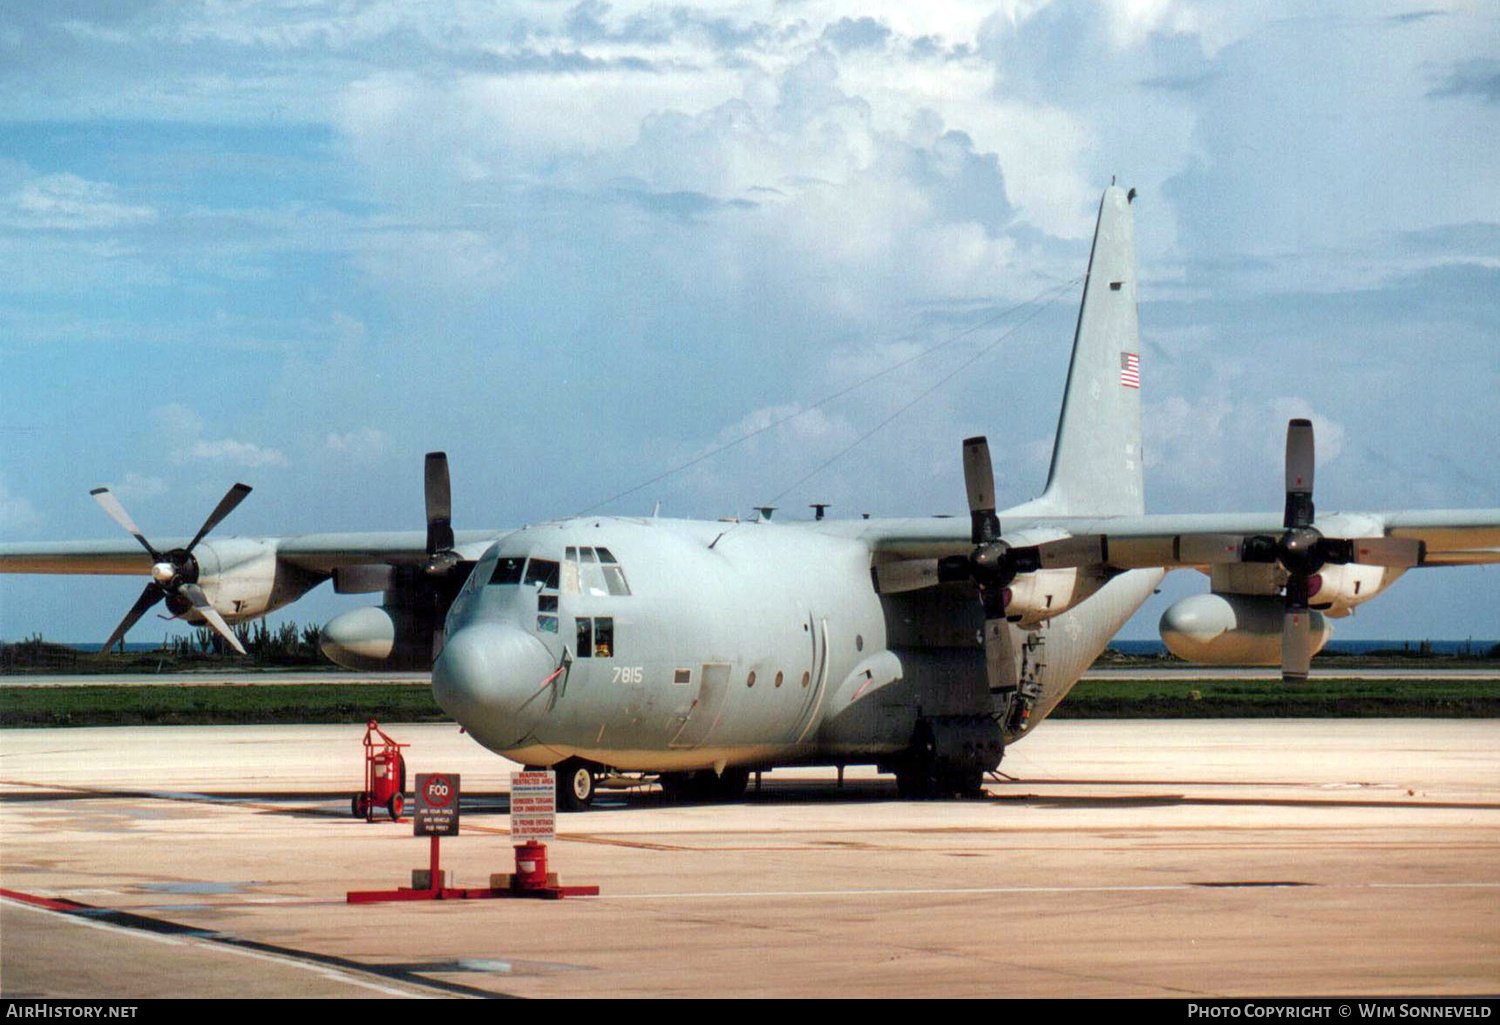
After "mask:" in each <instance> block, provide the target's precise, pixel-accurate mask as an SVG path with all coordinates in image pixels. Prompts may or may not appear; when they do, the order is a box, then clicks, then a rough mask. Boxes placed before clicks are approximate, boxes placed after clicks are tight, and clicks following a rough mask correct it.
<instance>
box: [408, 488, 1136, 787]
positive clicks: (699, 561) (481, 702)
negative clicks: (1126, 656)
mask: <svg viewBox="0 0 1500 1025" xmlns="http://www.w3.org/2000/svg"><path fill="white" fill-rule="evenodd" d="M871 561H872V552H871V548H870V546H869V545H868V544H867V543H866V542H865V541H863V540H861V539H860V538H859V537H858V536H851V535H850V534H848V533H844V534H841V533H840V532H839V531H838V530H837V529H835V528H833V527H832V526H831V525H830V527H829V528H826V529H820V525H818V524H773V523H761V522H748V523H739V522H696V521H677V520H662V519H621V518H587V519H574V520H566V521H561V522H556V523H547V524H541V525H538V526H532V527H527V528H524V529H521V530H517V531H514V532H512V533H510V534H507V535H505V536H503V537H501V538H500V539H499V540H497V541H496V542H495V543H494V544H493V545H492V546H491V547H490V548H489V550H488V551H487V552H486V553H485V554H484V556H483V558H482V559H481V560H480V561H479V563H478V564H477V565H476V567H475V569H474V571H473V573H472V574H471V575H470V578H469V580H468V581H467V583H466V584H465V585H464V588H463V590H462V592H461V593H460V594H459V596H458V598H457V599H456V600H455V601H454V603H453V606H452V608H451V609H450V611H449V614H448V619H447V624H446V627H447V639H446V645H445V647H444V650H443V652H442V654H441V655H440V656H439V658H438V660H437V662H436V664H435V665H434V667H433V691H434V695H435V696H436V698H437V700H438V702H439V704H441V705H442V706H443V707H444V709H446V710H447V711H448V712H449V713H450V714H452V715H453V716H454V717H455V718H456V719H458V721H459V722H461V723H462V724H463V725H464V726H465V727H466V728H467V730H468V731H469V733H470V734H471V735H473V736H474V738H475V739H476V740H478V741H479V742H480V743H481V744H483V745H484V746H486V747H488V748H490V749H491V750H493V751H496V752H498V753H500V754H503V755H505V756H506V757H509V758H512V759H514V760H516V761H520V762H525V763H530V764H542V765H550V764H555V763H557V762H559V761H562V760H564V759H567V758H580V759H584V760H587V761H590V762H593V763H596V764H598V765H601V766H608V767H611V768H615V769H620V770H624V771H680V770H689V769H699V768H717V769H719V770H722V769H723V768H725V767H726V766H742V767H771V766H773V765H778V764H795V763H806V762H824V763H826V762H830V761H837V762H860V761H879V760H881V759H882V758H884V757H886V756H888V755H891V754H893V753H896V752H899V751H901V750H903V749H904V748H905V747H907V746H908V745H909V744H910V743H911V738H912V731H913V728H914V726H915V723H916V722H917V720H918V719H919V718H921V717H922V716H924V715H926V716H932V715H981V716H982V715H988V714H991V713H993V712H994V710H995V709H994V705H993V696H992V695H990V694H989V692H988V686H987V683H986V675H985V670H984V662H983V654H982V650H981V648H980V645H979V627H980V625H981V624H982V613H981V611H980V609H979V606H978V603H977V601H974V600H972V596H971V595H966V594H964V593H963V591H962V589H961V588H960V589H959V593H957V594H954V595H949V596H948V598H947V599H946V600H944V599H942V598H941V597H939V596H937V595H936V594H935V593H929V595H928V597H927V598H925V599H923V598H917V599H914V598H912V597H909V596H902V598H901V600H898V601H892V600H891V599H882V598H881V597H880V596H879V595H877V594H876V592H875V589H874V586H873V584H872V581H871V576H870V566H871ZM1125 578H1135V579H1131V580H1126V579H1125ZM1159 579H1160V573H1144V574H1142V573H1133V574H1124V575H1122V577H1119V578H1116V579H1115V580H1112V581H1110V583H1109V584H1107V585H1105V587H1104V588H1103V590H1102V591H1101V592H1100V593H1099V594H1096V595H1095V596H1094V597H1093V598H1091V599H1090V600H1089V601H1088V602H1086V603H1084V605H1082V606H1079V607H1078V608H1077V609H1074V610H1073V611H1071V612H1069V613H1066V614H1064V615H1063V616H1059V617H1057V619H1055V620H1053V621H1050V622H1049V623H1048V624H1046V625H1045V626H1044V627H1043V629H1042V630H1041V631H1038V632H1032V633H1029V634H1023V633H1021V632H1020V631H1018V637H1020V638H1023V639H1029V640H1030V641H1031V642H1032V643H1031V645H1030V647H1029V648H1028V651H1029V652H1030V655H1031V658H1032V661H1033V662H1034V663H1035V664H1034V665H1033V675H1034V676H1035V678H1036V679H1037V680H1038V682H1039V683H1041V684H1042V685H1043V687H1044V697H1043V700H1042V701H1040V702H1039V703H1038V708H1037V714H1036V715H1035V716H1034V717H1033V719H1032V721H1031V722H1030V723H1028V724H1027V726H1028V727H1029V726H1031V725H1034V724H1035V722H1039V721H1040V720H1041V718H1042V717H1044V716H1045V714H1046V712H1047V711H1050V709H1051V707H1052V706H1054V705H1055V704H1056V702H1057V701H1058V700H1061V697H1062V696H1063V694H1065V693H1066V690H1067V688H1068V687H1070V686H1071V685H1072V683H1073V682H1074V681H1075V680H1076V679H1077V677H1078V675H1079V674H1080V673H1081V672H1082V670H1083V669H1084V668H1086V667H1087V665H1088V664H1089V663H1091V662H1092V661H1093V659H1094V657H1095V656H1096V655H1097V654H1098V651H1099V650H1102V648H1103V646H1104V645H1105V644H1107V643H1108V640H1109V637H1110V636H1112V635H1113V633H1114V632H1115V630H1117V629H1118V628H1119V625H1120V624H1121V623H1123V622H1124V619H1125V618H1128V616H1129V615H1130V613H1131V612H1133V611H1134V610H1135V608H1136V607H1138V606H1139V604H1140V602H1141V601H1143V600H1144V599H1145V597H1146V596H1147V595H1149V594H1150V593H1151V589H1152V587H1154V586H1155V583H1156V582H1157V581H1158V580H1159ZM935 591H936V589H934V592H935ZM914 602H917V603H919V604H914ZM1089 606H1093V607H1094V611H1093V613H1092V614H1088V615H1086V614H1084V613H1085V610H1086V609H1088V607H1089ZM933 607H935V608H936V617H937V621H939V622H937V626H938V628H937V629H935V630H925V631H924V629H923V627H922V624H921V623H915V625H914V620H916V619H921V618H923V617H924V615H925V613H923V612H922V611H921V610H922V609H925V608H933ZM914 610H915V611H914ZM1059 631H1060V632H1059ZM1046 635H1052V636H1056V637H1058V638H1059V639H1060V640H1062V641H1064V642H1065V649H1066V650H1059V648H1058V646H1057V645H1055V644H1054V645H1053V646H1052V649H1051V650H1048V651H1047V652H1046V655H1045V658H1041V657H1038V655H1037V649H1038V647H1039V646H1038V644H1037V643H1036V640H1037V638H1038V636H1044V637H1045V636H1046ZM1024 643H1025V641H1024V640H1023V641H1021V642H1018V650H1020V646H1021V645H1024Z"/></svg>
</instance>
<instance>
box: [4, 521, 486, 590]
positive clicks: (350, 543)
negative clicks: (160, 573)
mask: <svg viewBox="0 0 1500 1025" xmlns="http://www.w3.org/2000/svg"><path fill="white" fill-rule="evenodd" d="M504 533H506V532H505V531H493V530H465V531H460V532H458V533H457V535H456V538H455V540H456V544H455V545H454V551H456V552H457V553H458V554H459V556H460V557H461V558H462V559H464V560H465V561H469V562H473V561H476V560H477V559H478V558H479V556H480V555H481V554H482V553H483V552H484V549H485V548H486V547H488V546H489V544H490V543H491V542H493V541H494V540H495V538H497V537H499V536H501V535H502V534H504ZM188 541H189V539H188V538H166V539H164V540H162V541H161V542H160V543H159V547H160V548H161V549H162V550H163V551H167V550H172V549H178V548H183V547H185V546H186V545H187V542H188ZM251 550H254V551H255V552H256V554H258V555H263V554H265V553H270V554H272V555H273V556H274V558H275V559H276V560H277V561H278V562H280V563H282V564H283V565H286V566H290V567H296V568H298V569H303V570H306V571H308V572H311V573H315V574H320V575H321V576H322V577H323V578H324V579H326V578H327V577H329V576H332V575H333V573H334V571H335V570H338V569H342V568H348V567H354V566H369V565H386V566H417V565H422V564H424V563H425V562H426V561H427V559H428V554H429V553H428V551H427V535H426V534H425V533H423V532H420V531H414V530H408V531H389V532H383V533H343V534H305V535H298V536H293V537H279V538H278V537H265V538H261V537H257V538H249V537H228V538H222V539H219V540H216V541H205V542H202V543H201V544H199V545H198V551H199V552H200V553H219V555H220V559H219V560H218V561H219V562H220V564H221V565H224V564H230V565H232V564H233V563H234V562H235V561H237V560H235V559H234V558H233V554H234V553H237V552H241V551H244V552H249V551H251ZM151 563H152V560H151V556H150V555H149V554H148V553H147V552H145V551H143V550H142V549H141V547H140V545H138V544H135V543H133V542H130V541H124V540H120V541H61V542H58V541H47V542H38V543H16V544H0V573H59V574H79V575H120V576H130V575H135V574H146V573H149V572H151Z"/></svg>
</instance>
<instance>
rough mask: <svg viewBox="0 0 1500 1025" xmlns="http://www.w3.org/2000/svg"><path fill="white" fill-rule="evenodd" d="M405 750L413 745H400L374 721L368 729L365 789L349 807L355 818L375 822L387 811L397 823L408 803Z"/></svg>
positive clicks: (355, 797) (356, 795) (366, 732)
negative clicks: (380, 811)
mask: <svg viewBox="0 0 1500 1025" xmlns="http://www.w3.org/2000/svg"><path fill="white" fill-rule="evenodd" d="M403 747H411V745H410V744H398V743H396V742H395V741H394V740H392V739H391V738H390V737H388V736H387V735H386V733H385V731H384V730H382V729H381V728H380V724H379V723H377V722H376V721H375V720H374V719H371V720H370V722H369V725H367V726H366V727H365V788H364V790H362V791H360V792H359V793H357V794H355V795H354V800H353V801H352V802H350V805H349V810H350V812H352V813H353V815H354V817H355V818H357V819H361V818H362V819H364V820H365V821H366V822H374V821H375V811H376V809H377V808H384V809H385V810H386V811H387V812H389V813H390V816H391V818H392V819H393V820H399V819H400V818H401V809H402V808H403V807H404V806H405V802H406V797H405V792H406V759H405V758H403V757H401V749H402V748H403Z"/></svg>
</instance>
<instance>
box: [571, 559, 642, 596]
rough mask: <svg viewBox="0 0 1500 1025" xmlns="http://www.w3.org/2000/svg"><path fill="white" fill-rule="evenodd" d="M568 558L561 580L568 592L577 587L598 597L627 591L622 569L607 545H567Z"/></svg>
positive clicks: (627, 587) (620, 594) (628, 589)
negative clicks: (603, 546) (583, 546)
mask: <svg viewBox="0 0 1500 1025" xmlns="http://www.w3.org/2000/svg"><path fill="white" fill-rule="evenodd" d="M567 559H568V563H567V567H566V573H565V576H564V579H565V580H566V581H567V585H568V586H567V590H568V591H569V592H570V593H571V592H572V591H574V590H575V589H576V590H577V591H579V592H581V593H583V594H590V595H599V596H603V595H615V596H617V597H619V596H624V595H628V594H630V585H629V584H627V583H626V582H625V570H624V569H622V568H621V567H620V564H619V563H618V562H616V561H615V557H614V555H613V554H612V553H611V552H610V550H609V549H608V548H573V547H569V548H568V550H567Z"/></svg>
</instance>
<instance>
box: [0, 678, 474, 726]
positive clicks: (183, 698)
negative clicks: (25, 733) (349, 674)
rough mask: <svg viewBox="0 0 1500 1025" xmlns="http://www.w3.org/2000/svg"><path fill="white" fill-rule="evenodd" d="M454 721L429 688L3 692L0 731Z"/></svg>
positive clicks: (236, 687) (15, 689) (246, 687)
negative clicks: (6, 728)
mask: <svg viewBox="0 0 1500 1025" xmlns="http://www.w3.org/2000/svg"><path fill="white" fill-rule="evenodd" d="M369 719H379V720H381V721H382V722H448V721H450V719H449V716H448V714H447V713H446V712H444V711H443V710H442V709H441V708H439V707H438V706H437V703H436V702H435V701H433V699H432V689H431V688H430V687H428V686H427V685H426V684H358V685H351V684H322V683H318V684H307V685H291V686H271V687H265V686H259V687H258V686H254V685H239V684H230V685H218V686H203V687H195V686H185V687H152V686H143V687H137V686H128V687H109V686H100V687H0V726H48V727H50V726H219V725H239V726H246V725H260V724H266V725H268V724H274V723H363V722H365V721H367V720H369Z"/></svg>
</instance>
